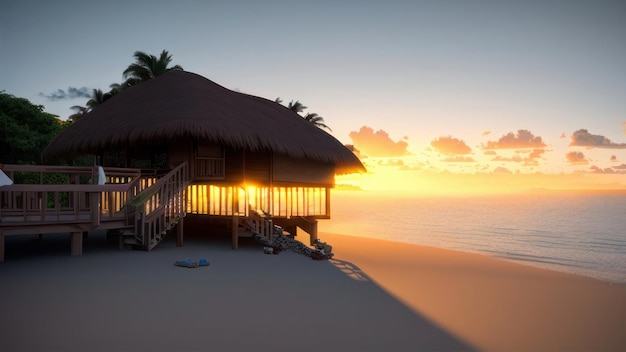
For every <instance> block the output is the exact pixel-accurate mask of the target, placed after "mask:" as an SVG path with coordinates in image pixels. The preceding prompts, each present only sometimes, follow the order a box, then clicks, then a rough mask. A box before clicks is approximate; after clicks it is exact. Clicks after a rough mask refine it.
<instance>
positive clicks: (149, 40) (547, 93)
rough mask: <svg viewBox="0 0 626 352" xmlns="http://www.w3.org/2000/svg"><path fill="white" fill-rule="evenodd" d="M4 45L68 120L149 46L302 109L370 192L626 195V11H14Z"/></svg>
mask: <svg viewBox="0 0 626 352" xmlns="http://www.w3.org/2000/svg"><path fill="white" fill-rule="evenodd" d="M0 48H1V49H0V90H4V91H5V92H6V93H9V94H13V95H15V96H18V97H24V98H27V99H29V100H30V101H31V102H33V103H35V104H40V105H43V106H44V107H45V110H46V111H48V112H50V113H53V114H55V115H58V116H60V117H61V118H63V119H65V118H67V116H69V115H70V114H71V113H72V111H71V110H70V107H71V106H73V105H85V103H86V101H87V100H88V99H89V96H88V95H89V94H90V93H91V91H92V89H94V88H99V89H102V90H104V91H106V90H108V89H109V85H110V84H112V83H119V82H121V81H122V71H123V70H124V69H125V68H126V67H127V66H128V65H129V64H130V63H132V62H133V53H134V52H135V51H137V50H140V51H144V52H147V53H150V54H154V55H158V54H159V53H160V52H161V51H162V50H163V49H165V50H168V51H169V52H170V53H171V54H172V55H173V64H178V65H181V66H182V67H183V68H184V69H185V70H187V71H191V72H195V73H198V74H200V75H202V76H204V77H206V78H208V79H210V80H213V81H214V82H216V83H219V84H221V85H223V86H225V87H227V88H230V89H233V90H237V91H241V92H244V93H249V94H253V95H258V96H261V97H264V98H268V99H271V100H274V99H275V98H277V97H280V98H281V99H282V100H283V101H284V103H285V104H286V103H288V102H289V101H290V100H300V101H301V102H302V103H304V105H306V106H307V107H308V109H307V110H306V111H308V112H316V113H318V114H319V115H321V116H323V117H324V118H325V121H326V123H327V124H328V125H329V126H330V127H331V128H332V132H331V134H332V135H334V136H335V137H336V138H337V139H339V140H340V141H341V142H343V143H345V144H354V145H355V146H356V148H357V149H358V150H359V151H360V153H361V157H362V160H363V162H364V163H365V164H366V166H367V168H368V170H369V171H370V174H367V175H361V176H349V177H343V178H339V179H338V182H340V183H341V182H346V183H354V184H357V185H359V186H360V187H363V188H366V189H406V188H413V189H416V190H421V191H424V192H426V191H428V190H432V189H435V188H436V189H440V190H444V189H445V190H450V191H453V190H457V189H461V188H472V187H475V188H476V189H485V188H492V189H502V190H506V189H511V188H515V187H522V188H524V187H532V188H567V187H570V188H594V187H599V188H626V64H625V63H626V2H624V1H619V0H616V1H605V0H594V1H591V0H589V1H576V0H571V1H569V0H563V1H550V0H548V1H393V0H392V1H384V2H383V1H302V2H297V1H236V0H235V1H184V0H183V1H177V2H172V1H117V0H111V1H107V2H102V1H89V0H83V1H45V2H44V1H30V0H21V1H11V2H9V1H3V4H2V11H0ZM0 162H1V161H0ZM458 174H461V175H462V176H458Z"/></svg>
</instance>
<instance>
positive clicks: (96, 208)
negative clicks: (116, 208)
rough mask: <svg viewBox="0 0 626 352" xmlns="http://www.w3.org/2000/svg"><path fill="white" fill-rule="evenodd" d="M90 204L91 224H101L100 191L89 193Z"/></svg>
mask: <svg viewBox="0 0 626 352" xmlns="http://www.w3.org/2000/svg"><path fill="white" fill-rule="evenodd" d="M89 206H90V207H91V225H92V226H93V227H98V226H100V193H96V192H91V193H89Z"/></svg>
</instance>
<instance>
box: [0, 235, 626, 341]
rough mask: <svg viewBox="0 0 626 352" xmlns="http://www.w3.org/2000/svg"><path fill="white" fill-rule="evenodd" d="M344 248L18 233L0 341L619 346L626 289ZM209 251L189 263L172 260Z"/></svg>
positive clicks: (433, 253)
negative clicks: (312, 253) (128, 241)
mask: <svg viewBox="0 0 626 352" xmlns="http://www.w3.org/2000/svg"><path fill="white" fill-rule="evenodd" d="M320 238H321V239H322V240H323V241H326V242H328V243H330V244H332V245H333V248H334V252H335V257H334V258H333V259H332V260H330V261H314V260H311V259H310V258H307V257H305V256H302V255H298V254H295V253H293V252H282V253H280V254H279V255H268V254H264V253H263V250H262V247H260V246H259V245H258V244H256V243H255V242H254V241H252V240H250V241H241V246H240V249H239V250H237V251H234V250H231V249H230V243H229V240H228V238H219V237H217V238H210V239H207V238H206V237H205V236H194V235H193V234H190V235H187V234H186V237H185V245H184V246H183V247H176V246H175V241H174V239H173V238H168V239H167V240H166V241H164V242H163V243H161V244H160V245H159V246H158V247H157V248H155V250H153V251H152V252H150V253H148V252H141V251H132V250H124V251H120V250H118V249H117V247H116V244H115V243H112V242H108V241H107V240H106V237H105V236H104V234H103V233H99V232H96V233H90V235H89V237H88V238H87V239H86V240H85V244H84V250H83V256H81V257H71V256H70V255H69V237H68V236H67V235H47V236H44V239H43V240H38V239H37V237H36V236H32V237H31V236H22V237H9V238H7V243H6V258H5V259H6V261H5V262H4V263H2V264H0V287H1V289H0V310H1V312H2V314H0V326H1V327H2V329H0V341H1V342H0V349H1V350H2V351H121V350H125V351H208V350H212V351H294V350H297V351H319V350H326V351H572V350H585V351H589V350H590V351H624V350H625V349H626V340H625V335H626V334H625V333H624V332H625V331H626V288H625V287H624V286H620V285H612V284H609V283H604V282H601V281H597V280H594V279H589V278H585V277H579V276H574V275H568V274H562V273H557V272H552V271H546V270H541V269H536V268H532V267H527V266H522V265H519V264H515V263H511V262H507V261H502V260H498V259H494V258H490V257H486V256H481V255H474V254H467V253H460V252H454V251H448V250H442V249H435V248H428V247H420V246H414V245H407V244H399V243H392V242H387V241H380V240H372V239H363V238H356V237H350V236H342V235H335V234H321V235H320ZM188 258H189V259H193V260H198V259H200V258H206V259H207V260H208V261H209V262H210V264H211V265H210V266H208V267H200V268H194V269H187V268H181V267H177V266H174V262H175V261H176V260H181V259H188Z"/></svg>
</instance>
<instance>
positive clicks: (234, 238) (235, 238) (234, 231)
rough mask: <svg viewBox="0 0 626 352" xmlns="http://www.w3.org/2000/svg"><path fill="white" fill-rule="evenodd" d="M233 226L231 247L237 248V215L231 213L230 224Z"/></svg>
mask: <svg viewBox="0 0 626 352" xmlns="http://www.w3.org/2000/svg"><path fill="white" fill-rule="evenodd" d="M232 225H233V226H232V227H233V228H232V231H233V237H232V242H233V249H238V248H239V216H237V215H233V224H232Z"/></svg>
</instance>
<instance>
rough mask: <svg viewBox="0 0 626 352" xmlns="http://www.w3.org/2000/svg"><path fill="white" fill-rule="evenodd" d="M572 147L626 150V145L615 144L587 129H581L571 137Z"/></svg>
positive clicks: (570, 144)
mask: <svg viewBox="0 0 626 352" xmlns="http://www.w3.org/2000/svg"><path fill="white" fill-rule="evenodd" d="M571 139H572V140H571V142H570V143H569V146H570V147H588V148H606V149H626V143H621V144H617V143H613V142H611V140H610V139H608V138H606V137H604V136H600V135H596V134H591V133H589V132H588V131H587V130H585V129H580V130H578V131H576V132H574V134H572V135H571Z"/></svg>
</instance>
